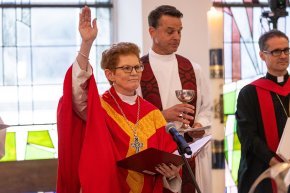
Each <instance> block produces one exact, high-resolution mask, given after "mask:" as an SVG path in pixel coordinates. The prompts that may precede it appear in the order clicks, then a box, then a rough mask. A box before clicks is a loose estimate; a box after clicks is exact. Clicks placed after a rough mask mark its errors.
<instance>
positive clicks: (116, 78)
mask: <svg viewBox="0 0 290 193" xmlns="http://www.w3.org/2000/svg"><path fill="white" fill-rule="evenodd" d="M132 67H134V68H133V69H132ZM131 70H132V71H131ZM130 71H131V72H130ZM142 71H143V66H142V65H141V64H140V61H139V58H138V57H137V56H135V55H134V54H129V55H120V56H119V63H118V64H117V66H116V67H115V69H113V70H109V69H106V70H105V73H106V76H107V78H108V79H109V80H110V81H112V82H113V86H114V88H115V89H116V91H117V92H118V93H120V94H123V95H127V96H132V95H134V94H135V91H136V89H137V88H138V87H139V85H140V80H141V75H142Z"/></svg>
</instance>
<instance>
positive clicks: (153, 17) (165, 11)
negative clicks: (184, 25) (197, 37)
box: [148, 5, 183, 28]
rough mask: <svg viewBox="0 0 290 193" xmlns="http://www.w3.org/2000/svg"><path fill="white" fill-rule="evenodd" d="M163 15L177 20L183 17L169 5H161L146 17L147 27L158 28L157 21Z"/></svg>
mask: <svg viewBox="0 0 290 193" xmlns="http://www.w3.org/2000/svg"><path fill="white" fill-rule="evenodd" d="M163 15H169V16H172V17H177V18H182V17H183V14H182V13H181V12H180V11H179V10H178V9H176V7H173V6H171V5H161V6H159V7H157V8H155V9H154V10H152V11H151V12H150V13H149V15H148V24H149V26H150V27H154V28H156V27H158V25H159V23H158V22H159V19H160V18H161V16H163Z"/></svg>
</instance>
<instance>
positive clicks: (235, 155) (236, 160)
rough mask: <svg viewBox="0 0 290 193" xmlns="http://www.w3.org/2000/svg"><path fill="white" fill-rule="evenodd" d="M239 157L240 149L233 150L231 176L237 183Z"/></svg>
mask: <svg viewBox="0 0 290 193" xmlns="http://www.w3.org/2000/svg"><path fill="white" fill-rule="evenodd" d="M240 159H241V150H235V151H233V162H232V164H233V165H232V171H231V173H232V177H233V180H234V182H235V183H236V184H237V182H238V170H239V165H240Z"/></svg>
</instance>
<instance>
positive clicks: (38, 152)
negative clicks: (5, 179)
mask: <svg viewBox="0 0 290 193" xmlns="http://www.w3.org/2000/svg"><path fill="white" fill-rule="evenodd" d="M52 158H55V157H54V153H52V152H49V151H46V150H44V149H41V148H39V147H37V146H34V145H30V144H28V145H27V146H26V152H25V160H35V159H52Z"/></svg>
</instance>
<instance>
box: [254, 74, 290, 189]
mask: <svg viewBox="0 0 290 193" xmlns="http://www.w3.org/2000/svg"><path fill="white" fill-rule="evenodd" d="M251 84H252V85H255V86H256V90H257V95H258V100H259V104H260V105H259V106H260V111H261V116H262V121H263V125H264V133H265V137H266V142H267V145H268V147H269V149H270V150H271V151H273V152H276V150H277V148H278V145H279V141H280V140H279V135H278V128H277V121H276V115H275V109H274V105H273V100H272V97H271V92H273V93H276V94H278V95H282V96H287V95H288V94H289V93H290V79H288V80H287V82H286V83H285V84H284V85H283V86H280V85H279V84H276V83H274V82H273V81H271V80H268V79H265V78H260V79H258V80H256V81H254V82H252V83H251ZM277 157H278V156H277ZM272 187H273V191H274V192H277V189H276V186H275V183H274V182H273V181H272Z"/></svg>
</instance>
